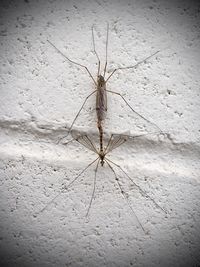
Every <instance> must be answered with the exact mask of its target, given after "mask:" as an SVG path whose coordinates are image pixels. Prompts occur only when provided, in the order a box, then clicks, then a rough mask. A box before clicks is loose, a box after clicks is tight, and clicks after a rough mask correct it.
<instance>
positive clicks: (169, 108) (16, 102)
mask: <svg viewBox="0 0 200 267" xmlns="http://www.w3.org/2000/svg"><path fill="white" fill-rule="evenodd" d="M199 12H200V6H199V5H198V3H197V2H195V1H156V0H153V1H151V0H150V1H143V0H142V1H114V0H110V1H99V0H97V1H53V0H52V1H50V0H49V1H42V0H41V1H40V0H39V1H31V0H26V1H1V17H0V35H1V37H0V38H1V39H0V43H1V50H0V51H1V57H0V60H1V76H0V79H1V80H0V84H1V87H0V105H1V108H0V127H1V130H0V144H1V145H0V158H1V161H0V173H1V175H0V177H1V187H0V188H1V194H0V253H1V255H0V256H1V257H0V264H1V266H17V267H18V266H20V267H21V266H26V267H29V266H48V267H49V266H50V267H51V266H73V267H79V266H91V267H94V266H98V267H100V266H109V267H110V266H111V267H112V266H120V267H124V266H152V267H155V266H156V267H157V266H165V267H168V266H173V267H176V266H177V267H178V266H181V267H182V266H188V267H190V266H200V253H199V250H198V246H199V243H200V234H199V227H200V223H199V220H200V207H199V205H200V197H199V194H200V185H199V180H200V179H199V178H200V177H199V167H200V166H199V165H200V164H199V156H200V146H199V141H200V138H199V131H200V124H199V115H200V112H199V101H200V97H199V77H200V73H199V69H200V54H199V53H200V40H199V38H200V26H199V25H200V21H199ZM106 22H109V24H110V32H109V53H108V58H109V65H108V70H109V71H111V70H112V69H114V68H115V67H116V66H127V65H132V64H135V63H136V62H138V61H139V60H141V59H143V58H144V57H146V56H148V55H150V54H151V53H153V52H155V51H157V50H161V52H160V53H159V54H158V55H157V56H156V57H154V58H152V59H151V60H149V61H148V62H147V63H145V64H143V65H141V66H140V67H139V68H138V69H137V70H135V71H133V70H128V71H120V72H118V73H116V74H115V76H113V78H112V79H111V80H110V82H109V83H108V85H107V87H108V89H110V90H114V91H118V92H121V93H123V95H124V96H125V97H126V99H127V100H128V101H129V102H130V103H131V105H132V106H133V107H134V108H135V110H137V111H138V112H140V113H141V114H142V115H144V116H145V117H147V118H149V119H150V120H152V121H153V122H155V123H156V124H157V125H159V127H160V128H162V130H163V131H165V132H167V133H169V135H168V137H166V138H157V137H155V136H152V137H151V136H146V137H144V138H142V139H140V140H139V139H138V140H135V141H134V142H133V141H128V142H127V143H126V144H124V145H123V146H121V147H120V148H118V149H116V150H114V151H113V152H112V153H111V154H110V159H112V160H113V161H115V162H116V163H117V164H120V166H121V167H123V168H124V170H125V171H126V172H127V173H128V174H129V175H130V176H131V177H132V178H133V179H134V181H135V182H136V183H137V184H139V185H140V186H141V187H142V188H143V189H144V190H146V191H147V192H148V194H149V195H150V196H151V197H152V198H154V199H155V200H156V202H157V203H159V205H160V206H162V207H163V208H165V209H166V210H167V211H168V213H167V215H166V214H164V213H163V212H162V211H161V210H159V209H158V208H156V207H155V205H154V204H153V203H151V201H148V199H145V198H144V197H142V196H141V195H140V193H139V192H138V190H137V188H135V187H134V186H133V185H132V184H131V183H130V182H129V180H128V179H127V177H125V175H123V173H121V172H120V171H119V170H117V169H116V173H117V174H118V175H119V179H120V181H121V184H122V186H123V188H124V191H125V192H126V194H127V197H128V198H129V203H130V205H131V206H132V208H133V210H134V211H135V213H136V214H137V216H138V218H139V219H140V222H141V224H142V225H143V227H144V228H145V231H146V234H145V233H144V232H143V231H142V229H141V227H140V226H139V225H138V222H137V220H136V219H135V217H134V216H133V214H132V213H131V210H130V209H129V207H128V205H127V203H126V202H125V200H124V199H123V197H122V195H121V194H120V192H119V190H118V187H117V184H116V183H115V180H114V177H113V174H112V172H111V170H109V168H108V166H106V165H105V166H104V167H103V168H101V167H99V170H98V174H97V190H96V194H95V200H94V202H93V205H92V208H91V211H90V215H89V219H88V220H87V219H86V218H85V213H86V211H87V207H88V204H89V200H90V197H91V192H92V185H93V179H94V167H95V166H93V167H91V168H90V169H89V170H88V171H87V172H85V173H84V175H82V176H81V177H80V179H79V180H78V181H77V183H75V184H74V185H73V186H72V187H71V188H70V190H69V191H68V193H66V194H62V195H60V197H59V198H58V199H57V200H56V201H55V202H54V203H53V204H52V205H50V206H49V207H48V208H47V209H46V210H45V211H44V212H43V213H40V214H39V215H38V216H34V215H35V214H36V213H37V212H38V211H40V210H41V209H42V208H43V207H44V206H45V204H46V203H48V202H49V201H50V200H51V199H52V198H53V197H54V196H55V195H56V194H57V193H58V192H59V190H60V188H61V186H62V184H63V183H64V184H67V183H68V182H69V181H70V180H72V179H73V178H74V177H75V176H76V175H77V173H79V172H80V171H81V170H82V169H84V168H85V167H86V166H87V164H89V163H90V162H91V161H92V160H93V159H94V157H95V155H94V154H93V153H92V152H90V151H87V150H86V149H85V148H84V147H82V146H80V145H78V144H76V143H75V144H72V145H71V146H69V147H65V146H63V145H57V144H56V142H57V141H58V140H59V138H60V137H61V136H64V135H65V133H66V130H65V129H64V127H65V126H67V127H69V125H70V123H71V122H72V120H73V118H74V116H75V114H76V112H77V111H78V109H79V107H80V106H81V104H82V102H83V100H84V99H85V97H86V96H87V95H88V94H89V93H90V92H92V90H93V84H92V81H91V79H90V78H89V76H88V75H87V73H86V72H85V71H84V70H81V69H79V68H78V67H76V66H74V65H72V64H69V63H68V62H65V60H64V58H62V57H61V55H60V54H58V53H57V52H56V51H55V49H54V48H53V47H51V46H50V45H49V43H48V42H47V39H49V40H51V41H52V42H53V43H54V44H55V45H56V46H57V47H58V48H59V49H60V50H62V51H63V52H64V53H66V55H68V56H69V57H70V58H72V59H74V60H76V61H78V62H80V63H81V64H85V65H87V66H88V68H89V69H90V70H91V72H92V74H93V75H95V74H96V68H97V67H96V65H95V64H96V58H95V56H94V54H93V53H92V52H91V50H92V42H91V40H92V39H91V26H92V25H93V24H94V25H95V26H94V28H95V36H96V45H97V50H98V53H99V55H100V57H101V59H102V62H103V60H104V56H105V38H106ZM94 102H95V97H92V98H91V99H90V100H89V101H88V104H87V106H86V109H85V111H84V112H83V113H82V116H81V117H80V118H79V120H78V121H77V124H76V129H78V130H79V131H86V132H87V133H88V134H89V135H91V134H92V133H93V134H94V137H93V138H94V141H95V142H96V143H97V142H98V139H97V129H96V122H95V110H94ZM108 105H109V112H108V116H107V120H106V123H105V129H106V132H107V136H109V135H110V134H111V133H121V132H124V131H130V132H131V133H132V134H134V133H136V132H138V131H139V130H140V126H141V125H143V124H144V122H143V121H142V120H136V118H135V116H134V115H133V114H132V113H131V112H130V110H129V109H128V108H127V107H126V106H125V105H124V103H123V102H122V101H121V100H120V99H119V98H118V97H117V96H113V97H112V96H110V95H109V98H108ZM148 127H149V128H148V130H149V131H152V130H153V129H152V128H151V126H150V125H149V126H148ZM154 130H155V129H154ZM106 140H107V139H106Z"/></svg>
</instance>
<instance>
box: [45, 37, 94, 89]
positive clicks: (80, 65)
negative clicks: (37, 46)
mask: <svg viewBox="0 0 200 267" xmlns="http://www.w3.org/2000/svg"><path fill="white" fill-rule="evenodd" d="M47 42H48V43H50V45H52V46H53V47H54V48H55V49H56V50H57V52H58V53H60V54H61V55H62V56H63V57H64V58H66V59H67V60H68V61H69V62H71V63H73V64H75V65H78V66H79V67H82V68H84V69H85V70H86V71H87V73H88V74H89V76H90V77H91V78H92V80H93V82H94V84H95V85H97V84H96V81H95V79H94V78H93V76H92V74H91V73H90V71H89V70H88V68H87V67H86V66H84V65H82V64H80V63H77V62H75V61H73V60H71V59H69V58H68V57H67V56H66V55H65V54H64V53H63V52H61V51H60V50H59V49H58V48H57V47H56V46H55V45H54V44H53V43H52V42H50V41H49V40H47Z"/></svg>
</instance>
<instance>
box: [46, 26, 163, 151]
mask: <svg viewBox="0 0 200 267" xmlns="http://www.w3.org/2000/svg"><path fill="white" fill-rule="evenodd" d="M108 35H109V24H108V23H107V34H106V56H105V65H104V67H103V71H102V70H101V61H100V58H99V55H98V53H97V51H96V46H95V38H94V25H93V26H92V44H93V52H94V54H95V55H96V58H97V61H98V70H97V78H96V80H95V78H94V77H93V75H92V74H91V72H90V71H89V69H88V67H86V66H85V65H83V64H80V63H78V62H76V61H74V60H71V59H70V58H69V57H68V56H66V55H65V54H64V53H63V52H62V51H61V50H59V49H58V48H57V47H56V46H55V45H54V44H53V43H52V42H51V41H49V40H48V42H49V44H50V45H51V46H53V47H54V49H55V50H56V51H57V52H58V53H59V54H61V55H62V56H63V57H64V58H65V59H66V60H67V61H69V62H70V63H72V64H74V65H77V66H79V67H80V68H82V69H85V70H86V72H87V73H88V74H89V76H90V78H91V79H92V81H93V83H94V88H95V90H93V91H92V92H91V93H90V94H89V95H88V96H87V97H86V98H85V100H84V102H83V104H82V105H81V107H80V109H79V110H78V112H77V114H76V116H75V118H74V120H73V121H72V123H71V125H70V127H69V130H68V133H67V135H66V136H64V137H63V138H61V140H62V139H64V138H67V136H68V135H69V133H71V131H72V128H73V126H74V124H75V122H76V120H77V118H78V117H79V115H80V113H81V111H82V109H83V108H84V106H85V104H86V102H87V101H88V99H89V98H90V97H91V96H92V95H94V94H96V107H95V108H96V115H97V127H98V130H99V139H100V148H101V150H103V125H102V124H103V121H104V120H105V117H106V112H107V93H111V94H114V95H117V96H119V97H120V98H121V99H122V100H123V101H124V103H125V104H126V105H127V106H128V107H129V109H130V110H131V111H132V112H133V113H134V114H135V115H136V116H138V117H140V118H141V119H143V120H144V121H146V122H148V123H149V124H151V125H153V126H154V127H155V128H156V129H157V130H159V131H160V132H162V130H161V129H160V128H159V127H158V126H157V125H156V124H155V123H154V122H151V121H150V120H148V119H147V118H145V117H144V116H142V115H141V114H139V113H138V112H137V111H136V110H135V109H133V107H132V106H131V105H130V104H129V103H128V101H127V100H126V99H125V97H124V96H123V95H122V94H120V93H118V92H115V91H111V90H107V82H108V81H109V80H110V78H111V77H112V76H113V74H114V73H115V72H117V71H119V70H125V69H136V68H137V67H138V66H139V65H141V64H142V63H144V62H146V61H147V60H149V59H150V58H152V57H153V56H155V55H156V54H157V53H159V52H160V51H156V52H154V53H153V54H151V55H150V56H148V57H146V58H144V59H142V60H141V61H139V62H137V63H136V64H135V65H132V66H126V67H119V68H115V69H114V70H113V71H112V72H111V74H108V76H107V77H106V71H107V63H108Z"/></svg>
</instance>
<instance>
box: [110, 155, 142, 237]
mask: <svg viewBox="0 0 200 267" xmlns="http://www.w3.org/2000/svg"><path fill="white" fill-rule="evenodd" d="M105 161H106V163H107V164H108V166H109V168H110V169H111V171H112V172H113V173H114V176H115V181H116V182H117V184H118V187H119V189H120V192H121V194H122V196H123V197H124V199H125V200H126V202H127V204H128V206H129V208H130V210H131V211H132V213H133V214H134V217H135V218H136V219H137V222H138V224H139V225H140V227H141V228H142V230H143V231H144V233H145V234H146V231H145V229H144V227H143V225H142V224H141V222H140V220H139V218H138V216H137V215H136V213H135V211H134V210H133V208H132V207H131V205H130V203H129V201H128V197H127V196H126V194H125V192H124V190H123V189H122V186H121V184H120V183H119V178H118V177H117V174H116V172H115V170H114V169H113V167H112V166H111V165H110V163H109V162H108V161H107V160H106V159H105Z"/></svg>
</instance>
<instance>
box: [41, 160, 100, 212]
mask: <svg viewBox="0 0 200 267" xmlns="http://www.w3.org/2000/svg"><path fill="white" fill-rule="evenodd" d="M97 159H98V158H96V159H95V160H94V161H92V162H91V163H90V164H88V165H87V167H86V168H84V169H83V170H82V171H81V172H80V173H79V174H78V175H77V176H76V177H75V178H74V179H73V180H72V181H71V182H70V183H69V184H68V185H67V186H66V185H64V186H63V188H62V189H61V190H60V192H59V193H58V194H57V195H56V196H55V197H54V198H53V199H52V200H51V201H49V202H48V203H47V204H46V206H45V207H44V208H43V209H42V210H40V211H39V212H38V213H37V214H39V213H42V212H43V211H44V210H46V208H47V207H48V206H49V205H50V204H51V203H53V202H54V201H55V200H56V199H57V198H58V197H59V196H60V195H61V194H62V193H64V192H65V191H67V190H68V189H69V187H70V186H71V185H72V184H73V183H74V182H75V181H76V180H77V179H78V178H79V177H80V176H81V175H82V174H83V173H84V172H85V171H86V170H87V169H88V168H89V167H90V166H91V165H92V164H94V163H95V162H96V161H97ZM37 214H36V215H37Z"/></svg>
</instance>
